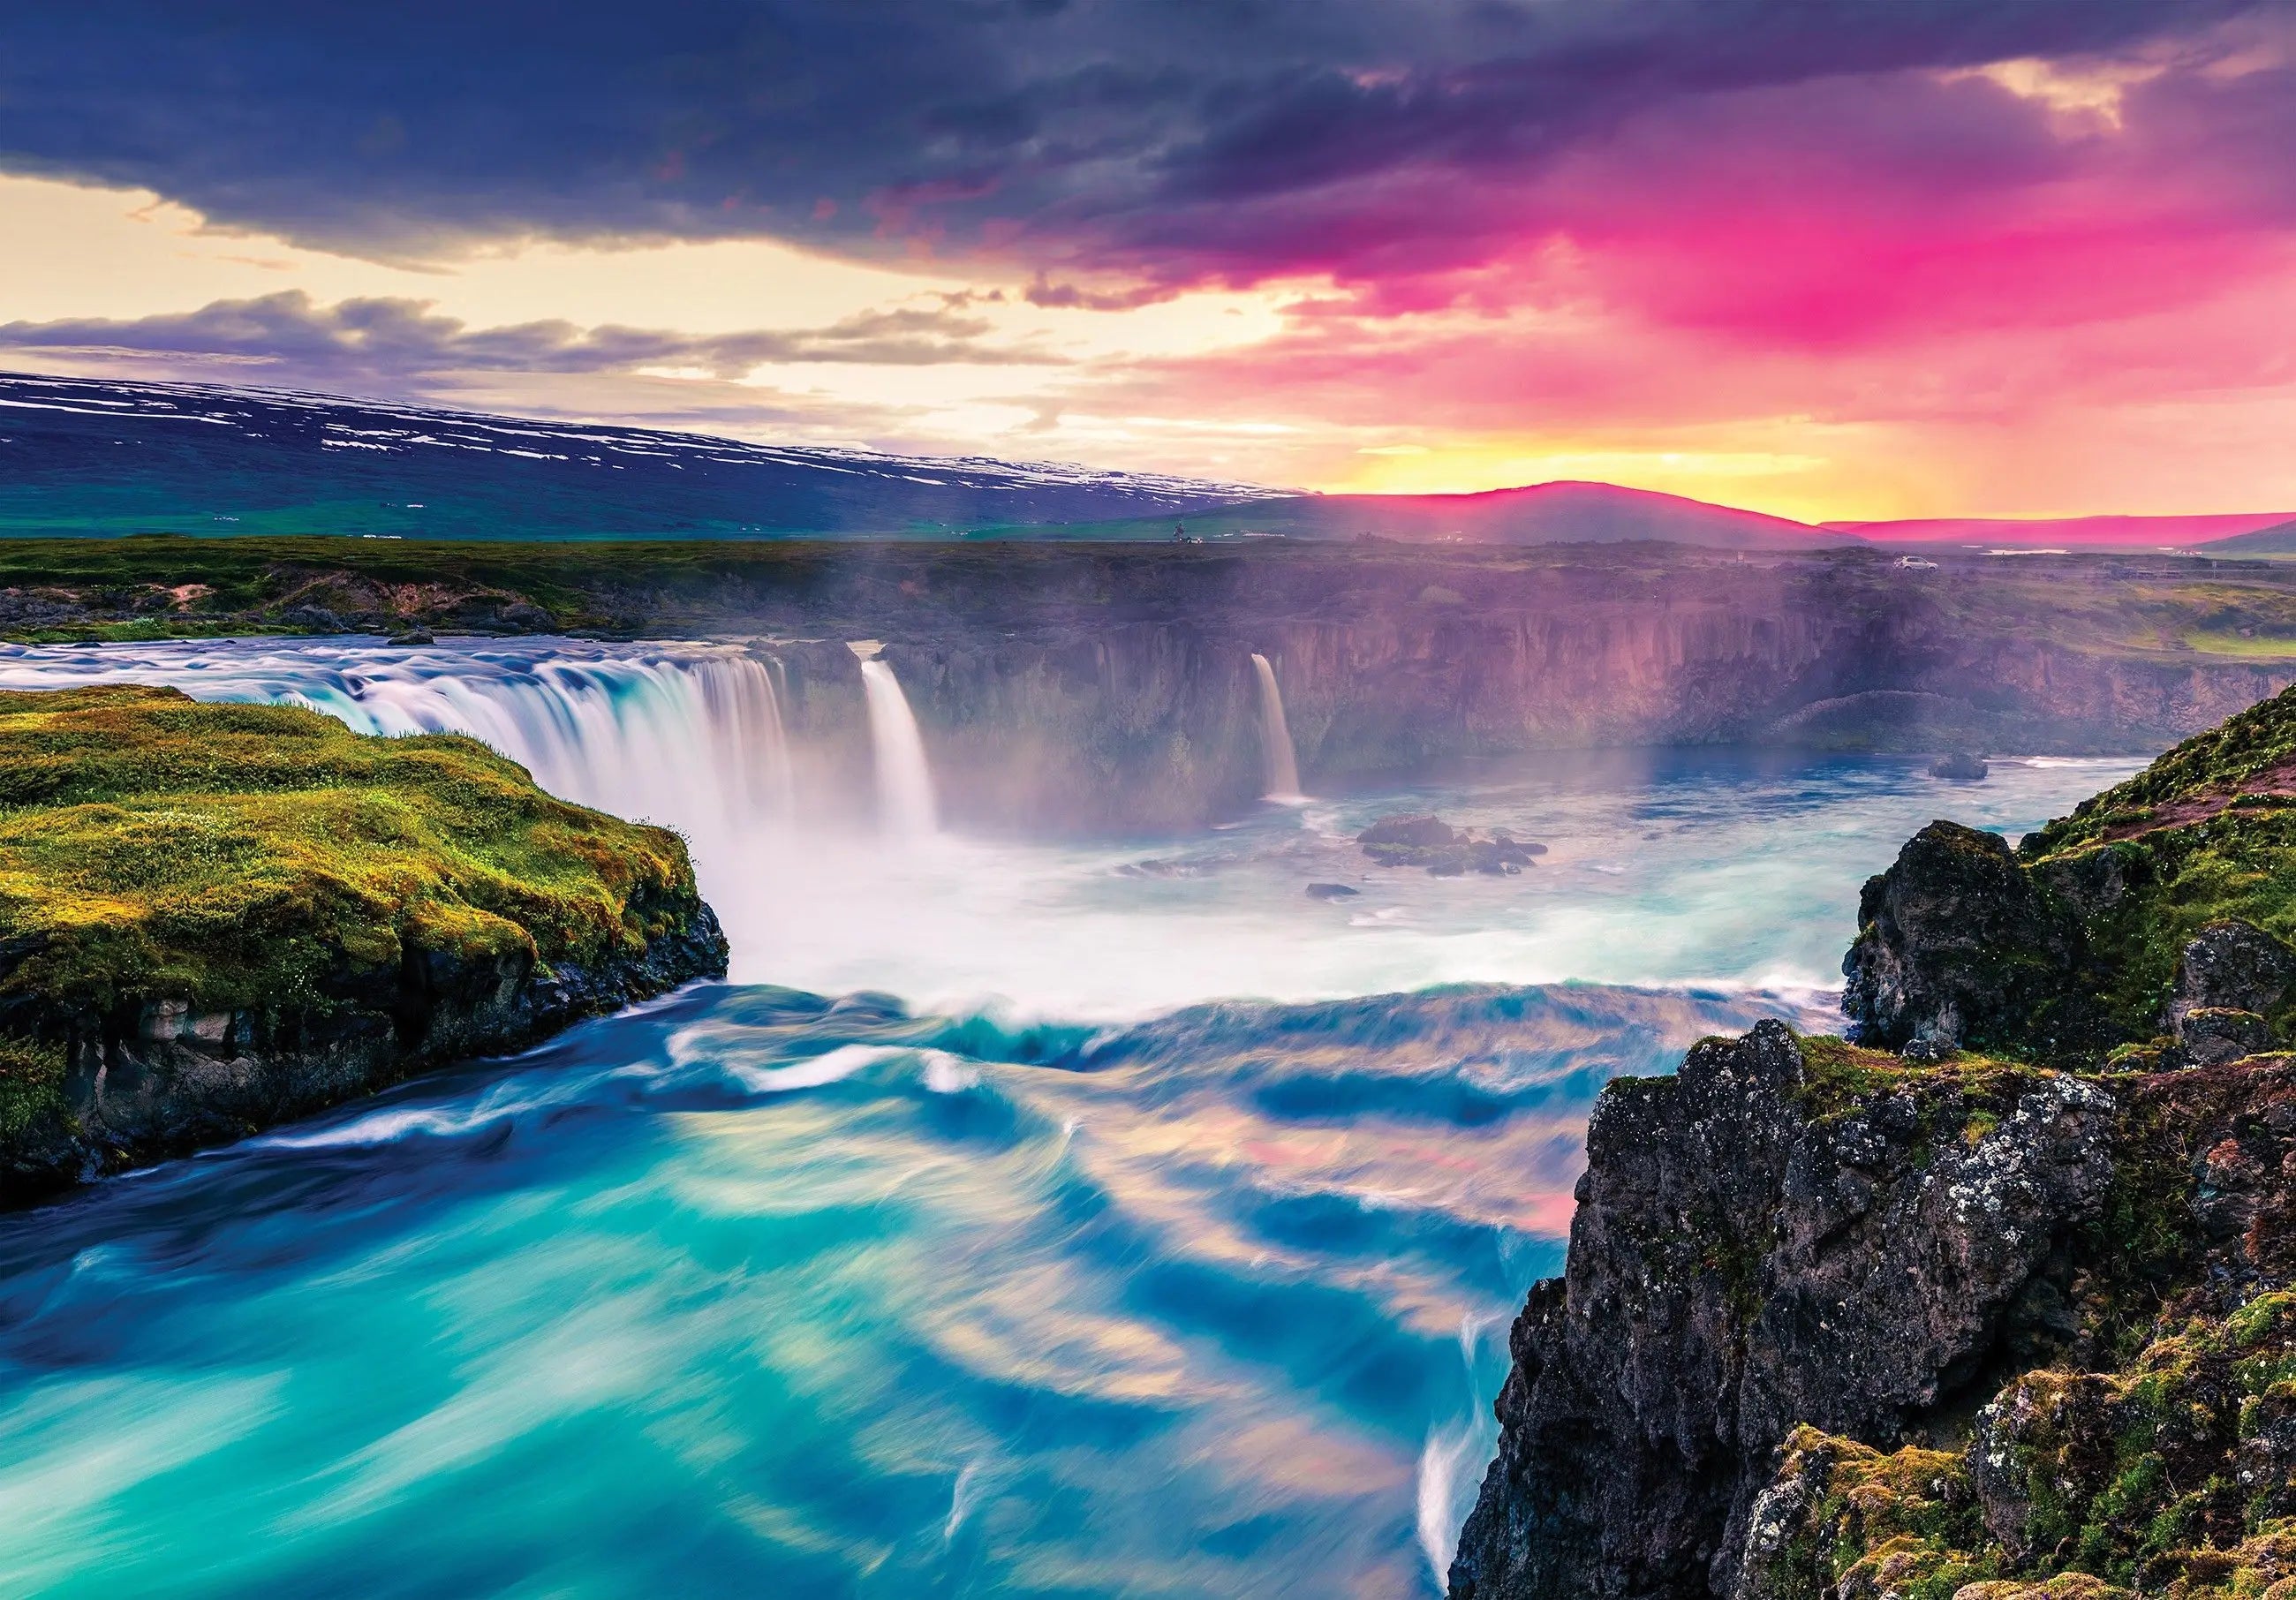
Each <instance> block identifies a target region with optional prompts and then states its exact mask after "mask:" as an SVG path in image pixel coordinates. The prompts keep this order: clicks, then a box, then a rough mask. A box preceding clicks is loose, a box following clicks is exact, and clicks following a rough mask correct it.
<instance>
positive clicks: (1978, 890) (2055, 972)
mask: <svg viewBox="0 0 2296 1600" xmlns="http://www.w3.org/2000/svg"><path fill="white" fill-rule="evenodd" d="M1858 923H1859V928H1858V933H1857V940H1856V942H1855V943H1854V944H1852V946H1851V947H1850V949H1849V956H1848V957H1847V958H1846V960H1845V961H1844V963H1843V966H1842V970H1843V972H1844V974H1845V975H1846V977H1847V979H1848V984H1847V989H1846V991H1845V994H1844V997H1843V1008H1844V1010H1845V1011H1846V1012H1847V1013H1849V1017H1850V1018H1851V1020H1852V1022H1854V1023H1855V1024H1856V1026H1857V1031H1858V1036H1859V1037H1860V1038H1863V1039H1865V1040H1866V1041H1867V1042H1870V1043H1874V1044H1879V1045H1884V1046H1890V1047H1893V1048H1907V1047H1912V1048H1915V1050H1916V1053H1919V1052H1920V1051H1923V1050H1928V1049H1933V1048H1951V1047H1954V1046H1963V1045H1966V1046H1971V1047H1972V1048H1979V1049H1988V1050H1995V1051H2006V1052H2009V1053H2012V1054H2018V1055H2021V1056H2026V1057H2030V1058H2033V1059H2058V1060H2065V1061H2079V1060H2084V1059H2093V1058H2095V1057H2096V1056H2098V1055H2101V1054H2103V1053H2104V1052H2106V1051H2108V1050H2111V1049H2113V1048H2114V1047H2116V1046H2120V1047H2122V1049H2123V1052H2124V1058H2125V1061H2126V1063H2127V1064H2132V1065H2133V1064H2136V1063H2137V1062H2138V1060H2139V1059H2140V1058H2141V1059H2142V1060H2144V1061H2148V1062H2153V1063H2162V1064H2166V1063H2171V1062H2176V1061H2193V1060H2221V1059H2230V1058H2232V1057H2235V1056H2238V1055H2243V1054H2249V1053H2251V1052H2253V1051H2257V1050H2261V1049H2264V1048H2267V1046H2272V1045H2274V1044H2276V1043H2281V1042H2285V1041H2286V1040H2287V1039H2288V1038H2290V1037H2291V1035H2290V1029H2291V1025H2292V1022H2296V1005H2292V1001H2296V949H2292V948H2290V946H2289V945H2288V943H2287V942H2286V940H2287V939H2288V938H2289V937H2291V936H2292V935H2296V691H2292V692H2284V693H2281V694H2279V695H2277V696H2276V697H2274V698H2273V699H2271V700H2268V701H2266V702H2262V703H2261V704H2259V705H2257V706H2254V707H2252V708H2251V709H2250V710H2246V711H2243V712H2242V713H2241V714H2240V715H2238V716H2236V717H2234V718H2231V719H2230V720H2228V721H2226V723H2225V724H2224V725H2223V726H2221V727H2218V728H2216V729H2212V730H2211V731H2210V732H2208V733H2206V734H2201V735H2198V736H2197V737H2194V738H2193V739H2190V740H2187V741H2185V743H2181V744H2179V745H2177V747H2176V748H2175V749H2173V750H2171V751H2169V753H2168V754H2166V755H2164V756H2162V757H2161V759H2159V760H2157V761H2155V762H2153V765H2152V766H2150V767H2147V768H2146V769H2145V770H2144V772H2142V773H2140V774H2138V775H2136V777H2134V778H2131V779H2130V780H2129V781H2128V782H2127V783H2125V784H2120V785H2119V786H2118V787H2116V788H2113V789H2111V790H2108V791H2106V792H2104V793H2103V794H2100V795H2097V796H2095V798H2093V799H2091V800H2085V801H2083V802H2082V803H2081V805H2080V806H2079V808H2078V809H2076V810H2075V811H2074V813H2073V815H2072V816H2069V817H2065V818H2062V819H2061V820H2059V821H2057V822H2053V823H2051V824H2050V825H2048V826H2046V827H2045V828H2042V829H2040V830H2038V831H2037V832H2036V833H2031V834H2030V835H2028V836H2027V837H2026V838H2025V839H2024V840H2022V841H2020V843H2019V845H2018V847H2017V849H2015V850H2014V851H2012V850H2011V849H2009V847H2008V846H2007V845H2006V844H2005V842H2004V841H2002V840H2000V839H1999V838H1997V836H1995V835H1992V834H1989V833H1977V832H1975V831H1973V830H1972V829H1968V828H1964V827H1960V826H1957V825H1955V824H1952V823H1947V822H1939V823H1933V824H1931V825H1930V826H1929V827H1927V828H1924V829H1923V830H1922V832H1921V833H1919V834H1917V835H1915V838H1914V839H1913V840H1912V841H1910V842H1909V843H1907V846H1906V847H1905V849H1904V850H1903V851H1902V852H1900V854H1899V856H1898V860H1897V862H1896V863H1895V864H1894V865H1893V866H1891V867H1890V870H1889V871H1888V872H1886V873H1883V874H1881V875H1880V876H1878V877H1876V878H1874V879H1873V880H1872V881H1871V882H1868V883H1867V884H1866V888H1865V891H1864V893H1863V895H1862V896H1861V897H1860V903H1859V908H1858Z"/></svg>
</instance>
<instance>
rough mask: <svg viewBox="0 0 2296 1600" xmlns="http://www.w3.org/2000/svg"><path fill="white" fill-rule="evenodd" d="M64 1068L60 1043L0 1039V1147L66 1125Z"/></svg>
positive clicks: (67, 1121) (15, 1143)
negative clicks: (44, 1130) (44, 1129)
mask: <svg viewBox="0 0 2296 1600" xmlns="http://www.w3.org/2000/svg"><path fill="white" fill-rule="evenodd" d="M64 1068H65V1063H64V1052H63V1046H61V1045H55V1044H37V1043H34V1042H33V1041H31V1040H29V1039H12V1038H0V1146H5V1147H13V1146H15V1145H20V1144H21V1143H22V1142H24V1141H25V1140H26V1139H29V1138H31V1137H33V1136H36V1135H37V1134H38V1133H39V1132H40V1131H41V1130H42V1129H43V1128H54V1127H61V1126H64V1125H67V1124H69V1122H70V1114H71V1113H70V1107H69V1106H68V1105H67V1104H65V1102H64Z"/></svg>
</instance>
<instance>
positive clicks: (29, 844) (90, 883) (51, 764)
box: [0, 685, 726, 1203]
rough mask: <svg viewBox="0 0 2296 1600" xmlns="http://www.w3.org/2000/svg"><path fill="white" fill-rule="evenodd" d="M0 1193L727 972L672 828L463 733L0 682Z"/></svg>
mask: <svg viewBox="0 0 2296 1600" xmlns="http://www.w3.org/2000/svg"><path fill="white" fill-rule="evenodd" d="M0 800H4V802H5V803H4V805H0V1203H12V1202H21V1201H25V1200H29V1199H33V1198H37V1197H38V1196H39V1195H41V1194H46V1193H50V1192H53V1190H56V1189H59V1188H61V1187H64V1186H69V1185H70V1184H72V1183H75V1182H78V1181H81V1180H83V1179H86V1178H88V1177H95V1176H98V1175H101V1174H102V1173H106V1172H112V1171H118V1170H119V1169H123V1168H126V1167H129V1166H133V1165H136V1164H138V1163H141V1162H144V1161H152V1160H155V1159H158V1158H160V1157H162V1156H168V1155H175V1154H180V1153H184V1152H187V1151H190V1150H193V1149H196V1148H198V1147H200V1146H201V1145H211V1144H216V1143H219V1142H222V1141H224V1140H227V1139H233V1138H237V1137H240V1136H243V1135H245V1134H248V1133H250V1132H253V1131H255V1130H257V1129H258V1128H266V1127H269V1126H271V1125H272V1124H274V1123H276V1122H279V1121H282V1120H286V1119H288V1118H291V1117H296V1116H300V1115H303V1114H306V1113H307V1112H314V1111H317V1110H320V1109H322V1108H324V1107H326V1106H329V1105H332V1104H338V1103H340V1102H341V1101H344V1100H347V1099H349V1098H352V1097H353V1096H355V1095H361V1094H365V1093H367V1092H369V1091H371V1090H373V1089H375V1088H378V1087H382V1086H383V1085H385V1084H388V1083H390V1082H393V1081H395V1080H396V1079H399V1078H403V1077H405V1076H406V1075H407V1074H408V1073H410V1072H413V1071H418V1070H420V1069H422V1068H423V1067H426V1066H430V1065H433V1064H436V1063H444V1062H447V1061H452V1060H455V1059H457V1058H461V1057H466V1056H471V1055H478V1054H489V1053H493V1052H497V1051H506V1050H514V1049H518V1048H521V1047H522V1046H527V1045H529V1044H531V1043H533V1042H535V1041H536V1040H537V1039H539V1038H544V1037H545V1036H546V1035H548V1034H549V1033H551V1032H553V1031H555V1030H558V1029H560V1028H562V1027H564V1026H566V1025H567V1024H568V1023H570V1022H573V1021H575V1020H577V1019H578V1018H580V1017H583V1016H587V1015H592V1014H594V1013H600V1012H604V1011H611V1010H612V1009H614V1008H616V1007H618V1006H620V1005H627V1004H628V1003H629V1002H631V1001H633V1000H638V999H644V998H647V997H652V996H654V995H658V994H660V993H662V992H664V991H665V990H667V989H672V988H674V987H676V985H678V984H680V983H684V982H686V981H690V980H692V979H695V978H701V977H711V976H722V975H723V974H724V972H725V971H726V939H725V936H724V934H723V933H722V932H721V931H719V929H718V925H717V918H716V917H715V916H714V915H711V913H710V910H709V907H708V906H707V905H705V904H704V903H703V902H702V900H701V897H700V894H699V893H698V891H697V890H696V888H695V884H694V878H693V866H692V863H691V861H690V860H689V858H688V857H687V855H686V850H685V843H684V841H682V840H680V839H679V838H678V837H677V836H676V834H674V833H668V832H667V831H666V830H663V829H660V828H653V827H648V826H645V825H638V824H632V823H627V822H622V821H619V820H618V819H616V818H614V817H611V816H603V815H602V814H600V813H598V812H594V811H590V810H586V809H585V808H582V807H579V806H574V805H570V804H569V803H567V802H565V801H562V800H556V799H554V798H553V797H552V796H550V795H547V794H545V793H544V792H542V791H541V790H540V789H538V788H537V787H536V786H535V784H534V783H533V780H532V779H531V777H530V776H529V775H528V774H527V773H526V772H525V771H524V770H523V769H522V768H521V767H517V766H515V765H513V764H512V763H511V762H509V761H506V760H504V759H503V758H502V757H500V756H498V755H496V754H495V753H494V752H493V751H489V750H488V749H487V748H486V747H484V746H483V745H480V744H479V743H476V742H474V741H471V740H467V739H462V738H458V737H454V736H449V735H426V736H422V737H416V738H407V739H379V738H368V737H363V736H361V735H359V734H353V733H352V732H351V731H350V730H349V729H348V728H346V727H345V726H342V725H341V724H340V723H339V722H336V721H334V720H333V719H332V718H326V717H323V716H320V715H319V714H317V713H316V712H313V711H308V710H301V709H298V708H292V707H282V706H254V705H222V704H201V703H197V702H193V701H191V700H189V699H187V698H186V697H185V696H184V695H182V694H180V693H176V692H175V691H173V690H165V689H146V688H137V687H132V686H125V685H121V686H109V687H100V688H84V689H73V690H62V691H56V692H53V693H0Z"/></svg>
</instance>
